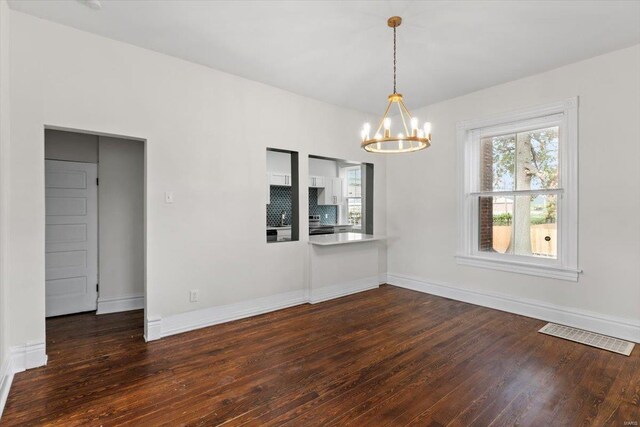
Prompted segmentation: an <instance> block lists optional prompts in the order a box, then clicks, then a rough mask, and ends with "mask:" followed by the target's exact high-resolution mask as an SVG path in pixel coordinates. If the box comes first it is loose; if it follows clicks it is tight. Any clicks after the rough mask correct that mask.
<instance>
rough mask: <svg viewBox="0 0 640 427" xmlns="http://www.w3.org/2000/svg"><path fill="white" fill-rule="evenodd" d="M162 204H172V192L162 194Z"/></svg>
mask: <svg viewBox="0 0 640 427" xmlns="http://www.w3.org/2000/svg"><path fill="white" fill-rule="evenodd" d="M164 202H165V203H173V202H174V198H173V191H165V192H164Z"/></svg>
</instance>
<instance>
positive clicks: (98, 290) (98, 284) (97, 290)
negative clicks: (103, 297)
mask: <svg viewBox="0 0 640 427" xmlns="http://www.w3.org/2000/svg"><path fill="white" fill-rule="evenodd" d="M96 292H100V283H96Z"/></svg>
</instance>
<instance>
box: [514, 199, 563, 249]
mask: <svg viewBox="0 0 640 427" xmlns="http://www.w3.org/2000/svg"><path fill="white" fill-rule="evenodd" d="M556 202H557V197H556V196H555V195H540V196H517V197H516V205H515V218H514V224H513V230H514V231H513V234H514V241H515V246H514V253H515V254H516V255H528V256H532V255H533V256H540V257H546V258H557V256H558V238H557V237H558V227H557V225H558V224H557V218H556Z"/></svg>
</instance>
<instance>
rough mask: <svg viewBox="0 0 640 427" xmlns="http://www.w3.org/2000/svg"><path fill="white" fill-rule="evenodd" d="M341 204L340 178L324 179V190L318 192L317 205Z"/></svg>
mask: <svg viewBox="0 0 640 427" xmlns="http://www.w3.org/2000/svg"><path fill="white" fill-rule="evenodd" d="M343 203H344V194H343V191H342V178H329V177H327V178H325V185H324V189H323V190H320V191H318V205H341V204H343Z"/></svg>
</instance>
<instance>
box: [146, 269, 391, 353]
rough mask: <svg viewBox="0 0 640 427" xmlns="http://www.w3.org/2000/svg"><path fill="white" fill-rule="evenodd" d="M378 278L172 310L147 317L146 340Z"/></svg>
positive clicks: (360, 287) (350, 289)
mask: <svg viewBox="0 0 640 427" xmlns="http://www.w3.org/2000/svg"><path fill="white" fill-rule="evenodd" d="M380 280H381V277H379V276H374V277H368V278H365V279H361V280H357V281H353V282H348V283H341V284H338V285H333V286H328V287H325V288H321V289H317V290H315V291H313V292H308V291H307V290H297V291H291V292H285V293H281V294H276V295H271V296H268V297H262V298H256V299H252V300H248V301H242V302H238V303H234V304H228V305H223V306H218V307H209V308H204V309H201V310H194V311H188V312H186V313H180V314H174V315H172V316H168V317H165V318H159V317H154V318H148V319H147V320H146V324H145V340H146V341H154V340H157V339H160V338H164V337H168V336H170V335H175V334H180V333H182V332H188V331H193V330H195V329H200V328H206V327H207V326H213V325H218V324H220V323H225V322H231V321H233V320H238V319H244V318H246V317H252V316H257V315H259V314H264V313H269V312H271V311H276V310H281V309H283V308H287V307H293V306H294V305H300V304H305V303H308V302H310V303H312V304H314V303H318V302H321V301H327V300H330V299H334V298H339V297H342V296H345V295H350V294H353V293H356V292H362V291H366V290H369V289H374V288H377V287H378V286H379V285H380Z"/></svg>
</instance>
